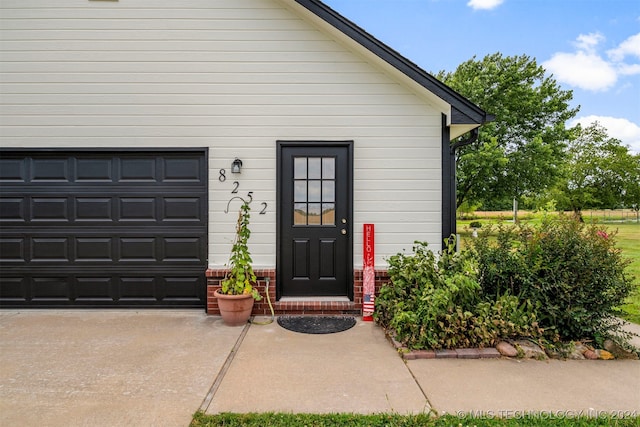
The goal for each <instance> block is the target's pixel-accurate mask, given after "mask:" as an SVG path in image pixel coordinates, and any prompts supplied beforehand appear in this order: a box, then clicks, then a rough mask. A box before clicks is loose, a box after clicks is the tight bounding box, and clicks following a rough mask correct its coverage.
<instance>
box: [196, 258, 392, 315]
mask: <svg viewBox="0 0 640 427" xmlns="http://www.w3.org/2000/svg"><path fill="white" fill-rule="evenodd" d="M226 273H227V269H224V268H221V269H215V268H210V269H208V270H207V271H206V272H205V276H206V278H207V314H210V315H219V314H220V310H219V309H218V301H217V300H216V297H215V296H214V295H213V292H214V291H215V290H216V288H219V287H220V282H221V281H222V280H223V279H224V277H225V274H226ZM254 273H255V275H256V277H257V278H258V282H257V283H256V284H255V285H254V287H255V288H256V289H257V290H258V292H259V293H260V295H262V300H260V301H256V302H255V303H254V305H253V311H252V313H251V314H253V315H254V316H269V315H271V310H270V309H269V304H268V302H267V298H266V292H265V291H266V287H267V278H268V279H269V280H268V282H269V298H270V299H271V303H272V305H273V309H274V312H275V314H336V315H337V314H350V315H362V270H361V269H359V270H354V272H353V301H344V302H343V301H313V300H310V301H286V302H281V301H276V270H275V269H255V270H254ZM388 282H389V275H388V273H387V271H386V270H376V271H375V289H376V290H375V292H376V295H377V294H378V292H379V290H380V287H381V286H382V285H384V284H386V283H388Z"/></svg>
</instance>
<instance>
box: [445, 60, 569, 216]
mask: <svg viewBox="0 0 640 427" xmlns="http://www.w3.org/2000/svg"><path fill="white" fill-rule="evenodd" d="M437 78H438V79H440V80H441V81H443V82H444V83H445V84H447V85H449V86H450V87H451V88H453V89H454V90H456V91H458V92H459V93H460V94H462V95H464V96H465V97H467V98H468V99H470V100H471V101H472V102H474V103H475V104H477V105H478V106H480V107H481V108H482V109H484V110H485V111H487V112H488V113H490V114H493V115H495V117H496V119H495V121H493V122H491V123H488V124H486V125H484V126H483V127H482V129H481V131H480V136H479V138H478V140H477V141H476V142H475V143H474V144H471V145H469V146H466V147H464V148H462V149H460V150H459V151H458V153H457V159H456V161H457V188H458V193H457V194H458V195H457V204H458V206H460V205H461V204H462V203H463V202H465V201H466V202H467V203H473V204H476V203H482V204H484V205H490V204H495V203H496V201H504V200H511V199H512V198H513V197H520V196H523V195H529V194H533V193H537V192H540V191H542V190H544V189H546V188H548V187H550V186H551V185H553V184H554V183H555V182H556V179H557V177H558V175H559V173H560V171H561V165H562V163H563V161H564V157H563V156H564V153H565V151H564V147H565V144H566V141H567V140H568V139H569V137H570V130H569V129H566V128H565V123H566V121H567V120H569V119H571V118H572V117H574V116H575V115H576V114H577V112H578V108H573V109H572V108H569V102H570V101H571V100H572V98H573V93H572V92H571V91H564V90H561V89H560V87H559V85H558V84H557V83H556V81H555V80H554V79H553V78H551V77H545V70H544V69H543V68H542V67H541V66H538V64H537V63H536V61H535V59H532V58H529V57H528V56H525V55H522V56H506V57H505V56H503V55H502V54H500V53H495V54H492V55H487V56H485V57H484V58H483V59H482V60H476V58H475V57H473V58H472V59H470V60H469V61H466V62H464V63H462V64H461V65H460V66H458V68H457V69H456V70H455V71H454V72H452V73H451V72H444V71H440V72H439V73H438V74H437Z"/></svg>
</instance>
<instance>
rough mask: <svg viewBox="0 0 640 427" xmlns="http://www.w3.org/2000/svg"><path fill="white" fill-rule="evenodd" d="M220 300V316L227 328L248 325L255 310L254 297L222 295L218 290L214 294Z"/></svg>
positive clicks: (247, 295)
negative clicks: (252, 311)
mask: <svg viewBox="0 0 640 427" xmlns="http://www.w3.org/2000/svg"><path fill="white" fill-rule="evenodd" d="M213 294H214V295H215V297H216V298H217V299H218V308H219V309H220V316H222V320H223V321H224V323H225V325H227V326H242V325H244V324H246V323H247V321H248V320H249V317H251V310H253V301H254V300H253V296H252V295H251V294H246V295H226V294H221V293H220V292H219V290H218V289H216V290H215V291H214V293H213Z"/></svg>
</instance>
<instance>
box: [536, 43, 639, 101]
mask: <svg viewBox="0 0 640 427" xmlns="http://www.w3.org/2000/svg"><path fill="white" fill-rule="evenodd" d="M604 40H605V37H604V35H602V34H601V33H599V32H595V33H589V34H580V35H579V36H578V37H577V38H576V41H575V42H574V45H575V47H576V49H577V50H576V52H570V53H567V52H558V53H555V54H553V55H552V56H551V59H549V60H547V61H545V62H543V63H542V66H543V67H544V68H545V69H546V70H548V71H549V72H550V73H552V74H553V75H554V77H555V78H556V80H558V81H559V82H561V83H568V84H569V85H571V86H575V87H578V88H581V89H585V90H590V91H603V90H607V89H610V88H611V87H613V86H614V85H615V84H616V83H617V81H618V77H619V76H629V75H635V74H640V64H634V63H628V62H624V61H625V59H627V58H628V57H638V58H640V33H638V34H635V35H633V36H631V37H629V38H627V39H626V40H625V41H623V42H622V43H620V44H619V45H618V47H616V48H615V49H610V50H608V51H607V58H608V60H607V59H605V58H603V57H602V56H601V55H600V54H599V53H598V46H599V45H600V44H601V43H602V42H603V41H604Z"/></svg>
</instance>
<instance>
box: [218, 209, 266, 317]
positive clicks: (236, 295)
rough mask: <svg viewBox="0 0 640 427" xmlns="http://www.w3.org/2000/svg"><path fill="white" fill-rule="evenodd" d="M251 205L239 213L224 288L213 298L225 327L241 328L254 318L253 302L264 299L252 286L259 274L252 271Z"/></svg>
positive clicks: (223, 282) (223, 281)
mask: <svg viewBox="0 0 640 427" xmlns="http://www.w3.org/2000/svg"><path fill="white" fill-rule="evenodd" d="M249 211H250V208H249V204H248V203H247V202H244V201H243V204H242V206H241V207H240V211H239V213H238V223H237V225H236V236H235V240H234V242H233V247H232V248H231V256H230V257H229V263H228V267H229V271H228V272H227V274H226V276H225V278H224V279H223V280H222V283H221V285H222V286H221V288H220V289H216V291H215V292H214V295H215V296H216V298H217V299H218V308H219V309H220V315H221V316H222V320H223V321H224V323H225V324H226V325H229V326H240V325H244V324H245V323H247V321H248V320H249V317H251V311H252V309H253V302H254V301H260V300H261V299H262V297H261V296H260V294H259V293H258V291H257V290H256V289H254V288H253V284H255V283H256V275H255V273H254V272H253V267H252V265H251V264H252V262H253V260H252V259H251V254H250V253H249V246H248V241H249V236H251V231H250V230H249Z"/></svg>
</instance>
